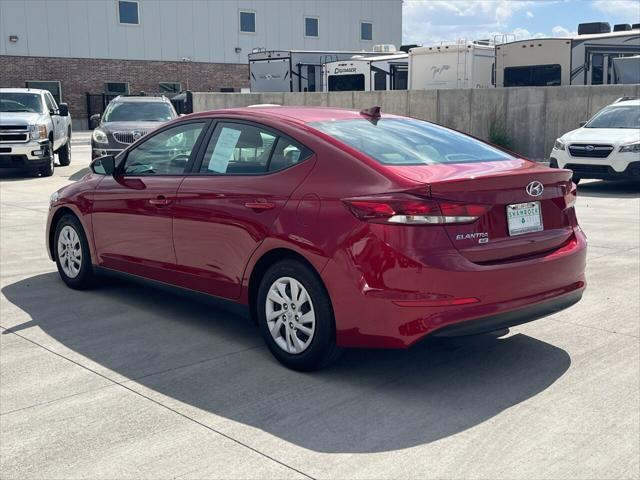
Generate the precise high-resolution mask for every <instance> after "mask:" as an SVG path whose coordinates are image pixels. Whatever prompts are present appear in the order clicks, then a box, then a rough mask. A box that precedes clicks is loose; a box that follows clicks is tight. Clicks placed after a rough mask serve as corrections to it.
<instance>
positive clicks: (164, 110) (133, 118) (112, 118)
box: [102, 102, 176, 122]
mask: <svg viewBox="0 0 640 480" xmlns="http://www.w3.org/2000/svg"><path fill="white" fill-rule="evenodd" d="M175 116H176V115H175V112H174V110H173V107H171V105H170V104H168V103H165V102H113V103H110V104H109V106H108V107H107V110H106V112H104V118H103V119H102V121H103V122H166V121H167V120H172V119H173V118H175Z"/></svg>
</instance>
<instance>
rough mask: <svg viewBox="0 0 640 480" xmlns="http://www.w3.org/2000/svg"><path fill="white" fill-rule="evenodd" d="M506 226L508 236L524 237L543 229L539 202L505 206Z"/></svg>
mask: <svg viewBox="0 0 640 480" xmlns="http://www.w3.org/2000/svg"><path fill="white" fill-rule="evenodd" d="M507 224H508V225H509V235H510V236H512V237H513V236H515V235H524V234H525V233H531V232H539V231H541V230H542V229H543V226H542V215H541V214H540V202H527V203H516V204H513V205H507Z"/></svg>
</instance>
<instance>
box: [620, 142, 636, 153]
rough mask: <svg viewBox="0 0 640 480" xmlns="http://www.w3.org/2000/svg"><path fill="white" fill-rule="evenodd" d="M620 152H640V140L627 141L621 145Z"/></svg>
mask: <svg viewBox="0 0 640 480" xmlns="http://www.w3.org/2000/svg"><path fill="white" fill-rule="evenodd" d="M620 152H621V153H622V152H632V153H640V142H633V143H627V144H626V145H622V146H621V147H620Z"/></svg>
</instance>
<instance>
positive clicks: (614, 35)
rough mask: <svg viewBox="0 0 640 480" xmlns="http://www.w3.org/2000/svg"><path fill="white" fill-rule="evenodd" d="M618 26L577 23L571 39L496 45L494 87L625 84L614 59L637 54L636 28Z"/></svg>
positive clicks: (638, 35) (639, 51)
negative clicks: (618, 73)
mask: <svg viewBox="0 0 640 480" xmlns="http://www.w3.org/2000/svg"><path fill="white" fill-rule="evenodd" d="M619 27H620V26H616V28H615V29H614V31H613V32H612V31H611V27H610V25H609V24H608V23H604V22H597V23H591V24H580V25H579V26H578V35H577V36H575V37H573V38H537V39H529V40H519V41H515V42H508V43H504V44H502V45H498V46H496V86H498V87H524V86H555V85H608V84H614V83H626V82H620V81H619V78H620V77H619V76H617V75H616V73H615V65H616V64H615V62H614V59H616V58H620V57H626V56H635V55H638V54H640V28H637V27H639V26H638V25H634V27H636V28H633V29H627V28H626V26H625V28H624V29H621V28H619ZM629 28H631V27H630V26H629ZM593 32H597V33H593Z"/></svg>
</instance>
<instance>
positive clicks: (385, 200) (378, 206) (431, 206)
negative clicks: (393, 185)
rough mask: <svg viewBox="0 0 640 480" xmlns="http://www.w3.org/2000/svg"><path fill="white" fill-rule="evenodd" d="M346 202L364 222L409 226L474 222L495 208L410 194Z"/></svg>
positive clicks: (348, 200)
mask: <svg viewBox="0 0 640 480" xmlns="http://www.w3.org/2000/svg"><path fill="white" fill-rule="evenodd" d="M343 202H344V204H345V205H346V206H347V208H348V209H349V210H350V211H351V213H353V214H354V215H355V216H356V217H357V218H359V219H360V220H366V221H372V222H377V223H398V224H407V225H442V224H451V223H471V222H474V221H476V220H477V219H478V218H480V217H481V216H482V215H484V214H485V213H486V212H487V211H489V209H490V208H491V206H490V205H477V204H466V203H457V202H450V201H448V200H440V199H422V198H416V197H413V196H411V195H408V194H394V195H377V196H371V197H358V198H349V199H345V200H343Z"/></svg>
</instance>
